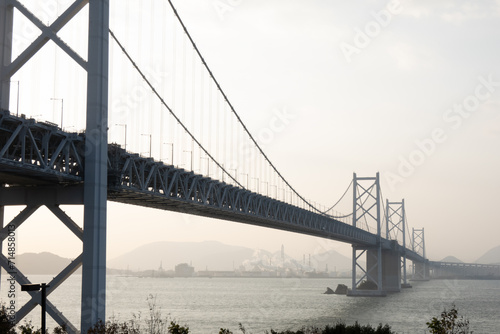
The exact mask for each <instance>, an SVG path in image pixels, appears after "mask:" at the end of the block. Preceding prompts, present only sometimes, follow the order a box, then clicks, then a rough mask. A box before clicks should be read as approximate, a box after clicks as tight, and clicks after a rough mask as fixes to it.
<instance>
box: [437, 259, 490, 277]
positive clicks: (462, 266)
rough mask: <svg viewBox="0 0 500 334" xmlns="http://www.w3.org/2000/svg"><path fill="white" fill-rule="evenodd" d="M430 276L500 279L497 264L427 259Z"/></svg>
mask: <svg viewBox="0 0 500 334" xmlns="http://www.w3.org/2000/svg"><path fill="white" fill-rule="evenodd" d="M429 267H430V276H431V278H433V279H435V278H445V279H452V278H471V279H500V265H499V264H479V263H462V262H459V263H457V262H442V261H429Z"/></svg>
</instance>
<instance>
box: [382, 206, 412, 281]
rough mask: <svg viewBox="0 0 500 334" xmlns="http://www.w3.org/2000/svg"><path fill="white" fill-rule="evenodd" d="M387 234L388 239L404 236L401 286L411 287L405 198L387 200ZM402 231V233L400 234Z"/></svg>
mask: <svg viewBox="0 0 500 334" xmlns="http://www.w3.org/2000/svg"><path fill="white" fill-rule="evenodd" d="M385 226H386V234H385V237H386V239H387V240H398V236H399V235H401V236H402V238H401V239H402V240H401V241H402V243H403V251H402V252H403V253H402V254H401V286H400V287H401V288H411V285H410V284H408V281H407V272H406V212H405V200H404V199H402V200H401V202H389V200H386V225H385ZM400 233H401V234H400Z"/></svg>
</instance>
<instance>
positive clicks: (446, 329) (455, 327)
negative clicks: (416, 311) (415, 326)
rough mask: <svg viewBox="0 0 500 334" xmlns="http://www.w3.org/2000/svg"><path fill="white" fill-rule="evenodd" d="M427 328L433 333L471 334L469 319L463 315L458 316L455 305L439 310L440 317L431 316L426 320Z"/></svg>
mask: <svg viewBox="0 0 500 334" xmlns="http://www.w3.org/2000/svg"><path fill="white" fill-rule="evenodd" d="M427 328H428V329H429V332H430V333H433V334H471V333H472V331H470V329H469V320H468V319H465V318H464V317H463V316H460V317H458V310H457V308H456V307H455V305H453V306H452V308H451V310H449V311H447V310H446V309H445V310H444V311H443V312H441V318H436V317H433V318H432V319H431V321H429V322H427Z"/></svg>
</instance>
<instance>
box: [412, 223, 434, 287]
mask: <svg viewBox="0 0 500 334" xmlns="http://www.w3.org/2000/svg"><path fill="white" fill-rule="evenodd" d="M412 232H413V233H412V250H413V251H414V252H416V253H418V254H421V255H422V256H423V258H424V259H426V257H425V238H424V228H423V227H422V228H421V229H416V228H413V230H412ZM429 276H430V268H429V262H428V260H425V262H413V278H412V279H413V280H414V281H428V280H429Z"/></svg>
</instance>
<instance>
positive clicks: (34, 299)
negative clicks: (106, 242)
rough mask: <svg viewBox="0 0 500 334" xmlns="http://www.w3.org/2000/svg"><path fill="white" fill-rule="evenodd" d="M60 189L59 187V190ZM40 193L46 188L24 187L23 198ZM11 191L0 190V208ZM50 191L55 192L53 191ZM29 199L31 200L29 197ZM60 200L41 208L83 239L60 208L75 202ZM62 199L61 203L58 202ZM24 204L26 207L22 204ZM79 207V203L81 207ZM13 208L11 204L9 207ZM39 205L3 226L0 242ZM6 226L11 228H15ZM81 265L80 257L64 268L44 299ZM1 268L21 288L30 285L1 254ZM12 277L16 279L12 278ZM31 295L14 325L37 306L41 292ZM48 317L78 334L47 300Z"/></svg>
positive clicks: (72, 200)
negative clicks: (25, 195)
mask: <svg viewBox="0 0 500 334" xmlns="http://www.w3.org/2000/svg"><path fill="white" fill-rule="evenodd" d="M61 188H62V187H61ZM43 189H47V188H46V187H41V189H37V187H27V188H25V189H24V194H28V193H30V192H31V191H34V192H38V193H39V191H40V190H41V191H43ZM12 190H14V192H15V191H18V190H19V188H10V187H6V188H5V187H2V188H0V205H1V206H5V205H6V203H5V202H3V201H2V200H1V199H3V198H5V197H6V195H8V194H9V193H12ZM52 190H54V189H53V188H52ZM37 195H38V194H35V195H33V196H32V197H33V198H37V199H39V197H38V196H37ZM28 198H30V196H28ZM63 198H64V197H63V196H58V197H56V198H50V197H49V198H47V201H46V202H45V203H44V204H43V205H45V206H47V208H48V209H49V210H50V211H52V212H53V213H54V215H55V216H56V217H57V218H59V219H60V220H61V222H63V223H64V224H65V225H66V226H67V227H68V229H69V230H70V231H72V232H73V233H74V234H75V235H76V237H78V238H79V239H82V235H83V231H82V229H81V228H80V227H79V226H78V225H77V224H76V223H75V222H74V221H73V220H72V219H71V218H70V217H69V216H68V215H67V214H66V213H64V212H63V211H62V210H61V209H60V208H59V204H65V202H71V204H74V202H75V199H66V200H63ZM58 199H61V200H58ZM19 204H21V203H15V204H14V205H19ZM24 204H26V203H24ZM80 204H82V203H80ZM11 205H12V204H11ZM41 206H42V204H41V203H40V201H39V200H37V201H35V203H29V204H27V205H26V207H25V208H24V209H23V210H22V211H21V212H20V213H19V214H18V215H17V216H16V217H14V218H13V219H12V220H11V222H10V223H9V224H7V225H5V226H4V227H3V228H2V229H1V230H0V242H2V241H4V240H5V239H6V238H7V236H8V233H9V231H12V230H14V231H15V230H17V229H18V228H19V227H20V226H21V225H22V224H23V223H24V222H25V221H26V220H27V219H28V218H29V217H30V216H31V215H32V214H33V213H35V212H36V211H37V210H38V209H39V208H40V207H41ZM9 226H13V227H14V228H12V227H10V228H9ZM81 265H82V254H80V255H79V256H78V257H77V258H76V259H75V260H73V261H72V262H71V263H70V264H69V265H68V266H67V267H66V268H64V269H63V270H62V271H61V272H60V273H59V274H58V275H57V276H56V277H54V278H53V279H52V281H50V282H49V283H48V284H49V288H48V289H47V296H48V295H50V294H51V293H52V292H53V291H54V290H55V289H56V288H57V287H59V286H60V285H61V284H62V283H63V282H64V281H65V280H66V279H67V278H68V277H69V276H71V274H73V273H74V272H75V271H76V270H77V269H78V268H79V267H80V266H81ZM0 266H1V267H3V268H4V269H5V271H6V272H7V273H8V274H11V275H13V276H14V277H15V279H16V281H17V282H18V283H19V285H21V284H31V282H30V281H29V279H28V278H27V277H26V276H25V275H24V274H23V273H22V272H21V271H20V270H19V269H18V268H17V267H16V266H15V263H12V262H11V261H10V260H9V259H7V258H6V257H5V256H4V255H3V254H0ZM14 274H15V275H14ZM28 293H29V294H30V295H31V299H30V300H29V301H28V302H27V303H26V304H25V305H24V306H23V307H21V309H19V311H18V312H17V313H16V323H19V321H20V320H22V319H23V318H24V317H25V316H26V315H28V314H29V313H30V312H31V311H32V310H33V309H34V308H35V307H36V305H37V304H39V303H40V294H41V292H40V291H29V292H28ZM46 306H47V313H48V314H49V315H50V316H51V317H52V318H53V319H54V320H55V321H56V322H57V323H58V324H59V325H60V326H62V325H65V326H66V328H67V331H68V332H69V333H78V330H77V329H76V327H75V326H74V325H73V324H72V323H71V322H70V321H69V320H68V319H67V318H66V317H65V316H64V315H63V314H62V313H61V312H59V310H57V308H56V307H55V305H54V304H52V303H51V302H50V301H49V300H47V305H46Z"/></svg>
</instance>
